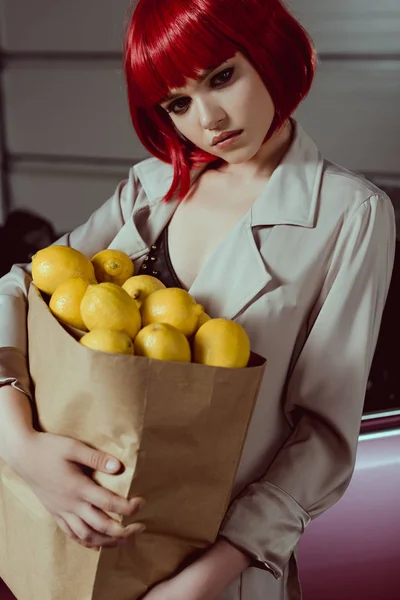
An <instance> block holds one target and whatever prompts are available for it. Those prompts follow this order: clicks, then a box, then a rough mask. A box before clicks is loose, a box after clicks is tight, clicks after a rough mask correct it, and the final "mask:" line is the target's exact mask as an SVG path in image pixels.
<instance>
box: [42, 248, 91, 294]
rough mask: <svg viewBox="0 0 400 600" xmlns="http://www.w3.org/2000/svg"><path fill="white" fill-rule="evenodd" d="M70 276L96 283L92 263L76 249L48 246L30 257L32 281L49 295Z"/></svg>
mask: <svg viewBox="0 0 400 600" xmlns="http://www.w3.org/2000/svg"><path fill="white" fill-rule="evenodd" d="M70 277H82V279H87V280H88V281H89V282H90V283H96V279H95V274H94V269H93V265H92V263H91V262H90V260H89V259H88V258H87V256H85V255H84V254H82V253H81V252H79V251H78V250H75V249H74V248H69V247H68V246H48V247H47V248H43V249H42V250H39V251H38V252H36V254H35V255H34V256H33V257H32V279H33V282H34V283H35V285H36V286H37V287H38V288H39V290H41V291H42V292H45V293H46V294H49V296H51V294H52V293H53V292H54V291H55V289H56V288H57V287H58V286H59V285H60V284H61V283H63V282H64V281H65V280H66V279H69V278H70Z"/></svg>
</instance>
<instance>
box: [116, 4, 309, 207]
mask: <svg viewBox="0 0 400 600" xmlns="http://www.w3.org/2000/svg"><path fill="white" fill-rule="evenodd" d="M135 4H136V8H135V10H134V12H133V15H132V17H131V18H130V22H129V25H128V30H127V34H126V41H125V76H126V83H127V90H128V101H129V108H130V113H131V117H132V122H133V126H134V128H135V130H136V133H137V135H138V137H139V139H140V141H141V142H142V144H143V146H144V147H145V148H146V149H147V150H148V151H149V152H150V153H151V154H152V155H153V156H155V157H157V158H159V159H160V160H162V161H164V162H166V163H169V164H172V165H173V168H174V178H173V182H172V185H171V188H170V190H169V191H168V193H167V195H166V196H165V198H164V199H165V201H168V200H169V199H171V198H172V197H173V195H174V194H175V193H176V192H177V190H178V188H180V190H179V198H181V199H182V198H184V197H185V195H186V194H187V192H188V191H189V188H190V171H191V169H192V168H193V167H195V166H200V165H201V164H204V163H211V162H215V161H217V160H220V159H218V158H217V157H215V156H214V155H211V154H208V153H207V152H205V151H202V150H200V149H199V148H197V147H196V146H194V145H193V144H191V143H190V142H189V141H187V140H184V139H182V137H180V136H179V134H178V132H177V131H176V129H175V127H174V125H173V123H172V120H171V118H170V117H169V115H168V114H167V113H166V112H165V111H164V110H163V109H162V108H161V107H160V106H159V103H160V101H161V99H162V98H164V97H165V96H166V95H167V94H168V92H169V91H170V90H171V89H174V88H181V87H184V86H185V85H186V80H187V79H196V77H197V76H198V74H199V73H200V72H201V71H203V70H205V69H208V68H210V67H211V66H212V65H216V64H220V63H223V62H225V61H226V60H228V59H229V58H231V57H232V56H234V55H235V54H236V53H237V52H238V51H239V52H241V53H242V54H243V55H244V56H245V57H246V58H247V60H248V61H249V62H250V63H251V64H252V65H253V67H254V68H255V69H256V70H257V72H258V74H259V75H260V77H261V79H262V80H263V82H264V84H265V86H266V88H267V89H268V92H269V94H270V96H271V98H272V101H273V103H274V107H275V117H274V120H273V123H272V126H271V129H270V131H269V132H268V135H267V137H266V140H267V139H269V137H271V136H272V135H273V133H274V132H275V131H276V130H277V129H278V128H279V127H280V126H281V125H282V124H283V123H284V122H285V121H286V120H287V119H288V118H289V117H290V115H291V114H292V113H293V112H294V110H295V109H296V108H297V106H298V105H299V103H300V102H301V101H302V100H303V98H304V97H305V96H306V95H307V93H308V91H309V89H310V87H311V83H312V80H313V77H314V71H315V51H314V47H313V44H312V41H311V39H310V37H309V36H308V34H307V33H306V32H305V30H304V29H303V28H302V27H301V25H300V24H299V23H298V22H297V21H296V19H295V18H294V17H293V16H292V15H291V14H290V13H289V12H288V10H287V9H286V8H285V7H284V6H283V4H282V2H281V0H139V1H138V2H136V3H135Z"/></svg>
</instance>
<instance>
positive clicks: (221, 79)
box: [211, 68, 234, 87]
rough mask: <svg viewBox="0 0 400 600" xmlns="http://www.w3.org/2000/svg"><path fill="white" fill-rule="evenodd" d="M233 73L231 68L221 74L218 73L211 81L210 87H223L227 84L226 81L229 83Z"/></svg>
mask: <svg viewBox="0 0 400 600" xmlns="http://www.w3.org/2000/svg"><path fill="white" fill-rule="evenodd" d="M233 72H234V69H233V68H230V69H225V71H221V73H218V75H215V76H214V77H213V78H212V79H211V85H212V86H216V87H218V86H220V85H224V83H228V81H230V80H231V79H232V75H233Z"/></svg>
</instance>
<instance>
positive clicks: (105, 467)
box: [66, 439, 121, 473]
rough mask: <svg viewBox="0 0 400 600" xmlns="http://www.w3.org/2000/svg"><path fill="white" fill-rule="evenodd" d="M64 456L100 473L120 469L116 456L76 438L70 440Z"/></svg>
mask: <svg viewBox="0 0 400 600" xmlns="http://www.w3.org/2000/svg"><path fill="white" fill-rule="evenodd" d="M66 458H67V459H68V460H70V461H73V462H76V463H78V464H81V465H84V466H86V467H89V468H90V469H92V470H93V471H101V472H102V473H118V471H119V470H120V469H121V463H120V461H119V460H118V459H117V458H115V457H114V456H111V455H110V454H106V453H105V452H102V451H101V450H95V449H94V448H90V446H87V445H86V444H84V443H82V442H79V441H78V440H72V439H71V440H70V445H69V448H68V454H67V457H66Z"/></svg>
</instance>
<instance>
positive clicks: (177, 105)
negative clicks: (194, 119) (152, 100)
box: [165, 98, 189, 115]
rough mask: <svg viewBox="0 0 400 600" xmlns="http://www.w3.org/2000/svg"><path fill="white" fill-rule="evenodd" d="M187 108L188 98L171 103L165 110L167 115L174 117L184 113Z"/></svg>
mask: <svg viewBox="0 0 400 600" xmlns="http://www.w3.org/2000/svg"><path fill="white" fill-rule="evenodd" d="M188 106H189V99H188V98H178V100H175V101H174V102H171V104H170V105H169V106H167V108H166V109H165V110H166V111H167V113H174V115H179V114H181V113H183V112H185V110H186V108H187V107H188Z"/></svg>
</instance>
